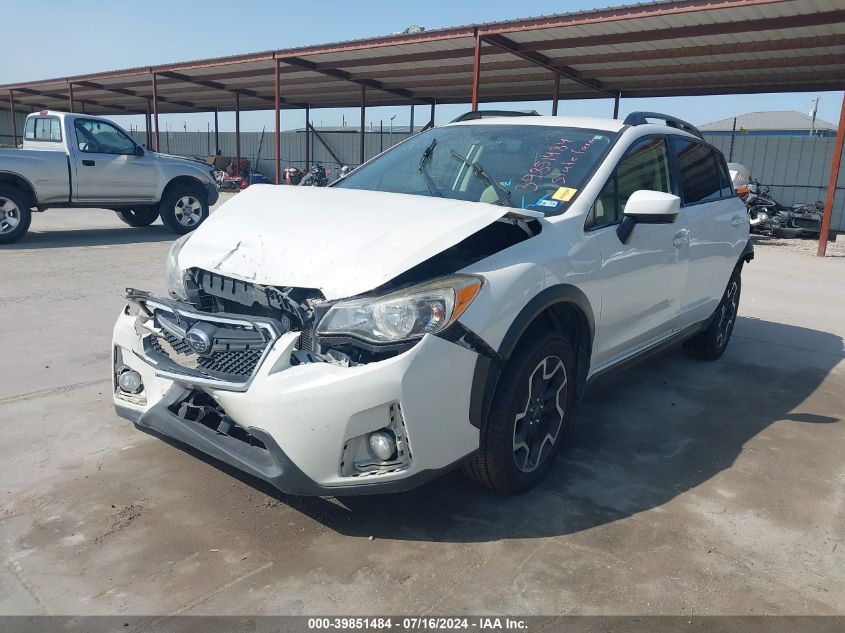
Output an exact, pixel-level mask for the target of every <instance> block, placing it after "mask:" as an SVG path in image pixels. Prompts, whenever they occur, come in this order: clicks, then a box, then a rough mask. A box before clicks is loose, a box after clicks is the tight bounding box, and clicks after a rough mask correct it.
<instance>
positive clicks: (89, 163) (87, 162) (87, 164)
mask: <svg viewBox="0 0 845 633" xmlns="http://www.w3.org/2000/svg"><path fill="white" fill-rule="evenodd" d="M82 164H83V165H85V166H86V167H93V166H94V165H96V164H97V163H95V162H94V161H93V160H83V161H82Z"/></svg>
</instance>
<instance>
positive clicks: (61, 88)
mask: <svg viewBox="0 0 845 633" xmlns="http://www.w3.org/2000/svg"><path fill="white" fill-rule="evenodd" d="M476 38H478V42H479V44H480V53H481V65H480V79H481V81H480V86H479V93H478V100H479V101H480V102H501V101H537V100H546V99H551V98H552V92H553V89H554V88H553V87H554V81H555V80H554V78H555V76H558V77H559V78H560V93H559V94H560V98H561V99H575V98H595V97H598V98H607V97H609V96H611V97H612V96H616V95H618V94H620V93H621V95H622V97H650V96H670V95H704V94H728V93H733V94H736V93H756V92H794V91H808V90H813V91H821V90H841V89H842V88H845V72H843V63H842V60H843V59H845V2H843V0H667V1H663V2H654V3H645V4H634V5H625V6H619V7H610V8H607V9H599V10H593V11H579V12H575V13H565V14H560V15H553V16H542V17H534V18H525V19H522V20H508V21H503V22H493V23H486V24H474V25H466V26H460V27H453V28H447V29H438V30H432V31H423V32H420V33H411V34H400V35H390V36H385V37H376V38H369V39H363V40H354V41H348V42H337V43H333V44H323V45H315V46H306V47H300V48H296V49H279V50H275V51H265V52H262V53H254V54H248V55H238V56H232V57H221V58H216V59H207V60H195V61H191V62H184V63H179V64H167V65H160V66H148V67H142V68H132V69H127V70H121V71H109V72H103V73H94V74H90V75H79V76H74V77H60V78H54V79H46V80H39V81H32V82H24V83H18V84H10V85H5V86H0V90H2V92H3V93H4V94H5V95H11V96H12V97H13V98H14V101H15V103H16V104H17V107H18V108H19V109H24V110H30V109H42V108H48V109H68V107H69V102H70V93H71V91H73V99H74V105H75V107H76V110H77V111H80V110H81V111H85V112H88V113H92V114H129V113H143V112H145V111H146V110H147V108H148V106H151V105H156V106H157V110H158V111H159V112H191V111H209V110H213V109H220V110H232V109H234V107H235V99H236V98H237V99H238V100H239V103H240V108H241V109H242V110H267V109H273V107H274V104H275V95H274V79H275V73H276V66H277V64H278V65H279V68H280V70H279V75H280V95H281V107H282V108H301V107H304V106H305V105H309V106H311V107H314V108H318V107H341V106H357V105H359V104H360V99H361V91H362V86H365V87H366V92H367V104H368V105H399V104H409V103H418V104H420V103H433V102H435V101H436V102H437V103H468V102H469V101H470V100H471V85H472V77H473V61H474V51H475V45H476ZM153 77H155V80H156V92H157V102H156V103H155V104H153V102H152V99H153V94H152V91H153V88H152V83H153Z"/></svg>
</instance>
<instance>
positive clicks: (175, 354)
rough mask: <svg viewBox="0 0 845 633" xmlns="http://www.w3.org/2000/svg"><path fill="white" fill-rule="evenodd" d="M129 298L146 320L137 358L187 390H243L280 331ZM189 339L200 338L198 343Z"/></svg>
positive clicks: (261, 322) (271, 324) (272, 325)
mask: <svg viewBox="0 0 845 633" xmlns="http://www.w3.org/2000/svg"><path fill="white" fill-rule="evenodd" d="M132 298H133V299H134V300H136V301H138V303H139V304H142V305H143V306H144V309H145V311H146V313H147V314H148V315H149V320H148V321H147V323H146V324H145V327H146V329H147V331H148V332H149V334H148V335H147V336H145V337H144V340H143V345H144V354H143V357H145V358H146V360H147V361H148V362H150V363H151V364H152V365H154V366H155V367H156V370H157V373H158V374H159V375H161V376H164V377H167V378H171V379H173V380H187V381H189V382H190V383H191V384H207V385H209V386H213V387H215V388H219V389H228V390H233V391H243V390H245V389H247V388H248V386H249V383H250V381H251V380H252V378H253V377H254V376H255V373H256V371H257V370H258V368H259V367H260V365H261V363H262V362H263V360H264V358H265V357H266V355H267V354H268V353H269V351H270V349H271V348H272V346H273V344H274V343H275V342H276V340H277V339H278V337H279V336H280V335H281V334H282V333H283V332H284V331H285V330H284V329H283V328H281V327H280V324H279V323H277V322H275V321H273V320H271V319H254V318H249V317H246V318H238V317H235V316H234V315H213V314H208V313H204V312H198V311H196V310H194V309H192V308H189V307H187V306H185V305H184V304H181V303H179V302H175V301H171V300H162V299H158V298H157V297H152V296H150V295H144V296H137V297H136V296H133V297H132ZM195 333H196V334H201V335H202V336H200V337H199V338H200V339H201V340H199V341H198V340H197V337H196V336H195ZM202 339H204V340H202Z"/></svg>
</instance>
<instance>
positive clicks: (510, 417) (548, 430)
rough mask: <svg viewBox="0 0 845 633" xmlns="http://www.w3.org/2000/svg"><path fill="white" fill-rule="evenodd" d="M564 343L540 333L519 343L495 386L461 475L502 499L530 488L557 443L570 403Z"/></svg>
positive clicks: (569, 358) (569, 363) (568, 353)
mask: <svg viewBox="0 0 845 633" xmlns="http://www.w3.org/2000/svg"><path fill="white" fill-rule="evenodd" d="M574 381H575V355H574V353H573V351H572V346H571V345H570V343H569V340H568V339H567V338H566V337H565V336H563V335H562V334H560V333H558V332H554V331H551V330H542V331H539V332H536V333H535V334H533V335H531V336H530V338H528V339H526V340H525V341H524V342H523V343H522V344H520V348H519V350H518V351H517V352H516V353H515V354H514V355H513V356H512V357H511V359H510V360H509V361H508V364H507V366H506V367H505V370H504V372H503V373H502V377H501V379H500V381H499V384H498V386H497V387H496V392H495V394H494V396H493V402H492V406H491V408H490V413H489V415H488V417H487V420H486V422H485V424H484V426H483V428H482V432H481V446H480V450H479V452H478V453H477V454H476V455H475V456H473V457H472V458H471V459H470V460H469V461H468V462H467V464H466V465H465V466H464V472H465V473H466V474H467V475H469V477H470V478H472V479H474V480H475V481H477V482H478V483H480V484H483V485H485V486H487V487H489V488H492V489H493V490H495V491H496V492H500V493H503V494H513V493H517V492H522V491H524V490H527V489H529V488H531V487H532V486H534V485H536V484H537V483H538V482H539V481H540V480H541V479H542V478H543V477H544V476H545V475H546V473H547V472H548V470H549V468H551V465H552V463H553V462H554V457H555V455H556V454H557V452H558V451H559V450H560V447H561V444H562V443H563V441H562V438H563V436H564V433H565V431H566V430H567V429H568V426H567V423H568V420H569V417H570V412H571V410H572V408H573V405H574V402H575V382H574Z"/></svg>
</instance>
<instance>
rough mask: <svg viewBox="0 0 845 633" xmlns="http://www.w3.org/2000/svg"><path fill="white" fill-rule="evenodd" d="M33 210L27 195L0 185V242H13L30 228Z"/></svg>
mask: <svg viewBox="0 0 845 633" xmlns="http://www.w3.org/2000/svg"><path fill="white" fill-rule="evenodd" d="M31 221H32V212H31V211H30V210H29V207H28V206H27V205H26V202H25V197H24V196H23V195H22V194H20V193H19V192H18V191H17V190H15V189H13V188H11V187H0V244H11V243H12V242H16V241H18V240H19V239H21V238H22V237H23V236H24V234H25V233H26V232H27V231H28V230H29V223H30V222H31Z"/></svg>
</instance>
